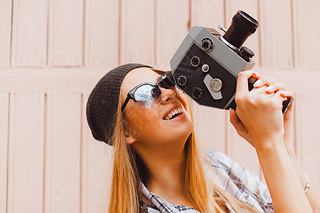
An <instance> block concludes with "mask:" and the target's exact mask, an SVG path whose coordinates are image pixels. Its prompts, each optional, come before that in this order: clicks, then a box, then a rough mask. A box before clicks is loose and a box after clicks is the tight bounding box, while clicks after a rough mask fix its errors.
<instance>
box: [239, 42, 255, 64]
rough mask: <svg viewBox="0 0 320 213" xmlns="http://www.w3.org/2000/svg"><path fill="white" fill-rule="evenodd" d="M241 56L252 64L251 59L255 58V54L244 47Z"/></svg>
mask: <svg viewBox="0 0 320 213" xmlns="http://www.w3.org/2000/svg"><path fill="white" fill-rule="evenodd" d="M239 55H240V56H241V57H242V58H243V59H244V60H246V61H247V62H250V60H251V58H252V57H253V56H254V53H253V52H252V50H250V49H249V48H248V47H245V46H242V47H241V49H240V52H239Z"/></svg>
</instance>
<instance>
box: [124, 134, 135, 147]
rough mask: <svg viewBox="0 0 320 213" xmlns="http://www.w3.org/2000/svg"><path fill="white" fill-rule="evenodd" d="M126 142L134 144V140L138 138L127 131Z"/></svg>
mask: <svg viewBox="0 0 320 213" xmlns="http://www.w3.org/2000/svg"><path fill="white" fill-rule="evenodd" d="M126 142H127V144H129V145H130V144H133V143H134V142H136V139H135V138H134V137H132V136H131V135H129V134H127V133H126Z"/></svg>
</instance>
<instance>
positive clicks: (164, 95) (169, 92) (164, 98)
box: [160, 87, 176, 104]
mask: <svg viewBox="0 0 320 213" xmlns="http://www.w3.org/2000/svg"><path fill="white" fill-rule="evenodd" d="M160 90H161V103H162V104H166V103H167V102H169V101H170V100H172V99H173V98H174V97H175V96H176V93H175V91H173V89H165V88H162V87H160Z"/></svg>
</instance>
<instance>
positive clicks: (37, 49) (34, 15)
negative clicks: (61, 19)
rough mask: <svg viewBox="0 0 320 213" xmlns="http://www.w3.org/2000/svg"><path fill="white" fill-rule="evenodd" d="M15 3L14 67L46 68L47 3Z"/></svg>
mask: <svg viewBox="0 0 320 213" xmlns="http://www.w3.org/2000/svg"><path fill="white" fill-rule="evenodd" d="M13 2H14V6H13V9H14V11H13V33H12V65H13V66H44V65H45V64H46V54H47V1H46V0H29V1H23V0H15V1H13Z"/></svg>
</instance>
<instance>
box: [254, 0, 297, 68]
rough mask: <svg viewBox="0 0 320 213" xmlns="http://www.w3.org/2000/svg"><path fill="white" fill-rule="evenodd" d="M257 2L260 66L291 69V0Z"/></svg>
mask: <svg viewBox="0 0 320 213" xmlns="http://www.w3.org/2000/svg"><path fill="white" fill-rule="evenodd" d="M259 2H260V5H259V6H260V18H259V19H260V20H259V21H260V33H261V57H260V58H261V66H262V67H270V68H292V67H293V66H294V65H293V52H292V46H293V44H292V41H293V39H292V27H291V16H292V13H291V12H292V11H291V0H283V1H277V0H269V1H259Z"/></svg>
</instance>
